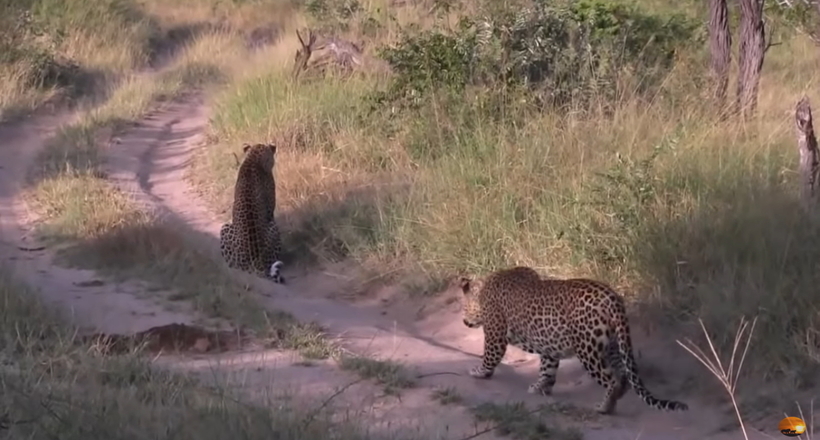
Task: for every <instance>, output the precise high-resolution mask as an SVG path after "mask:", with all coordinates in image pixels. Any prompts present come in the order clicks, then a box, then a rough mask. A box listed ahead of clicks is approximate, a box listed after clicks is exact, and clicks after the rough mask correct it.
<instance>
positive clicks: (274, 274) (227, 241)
mask: <svg viewBox="0 0 820 440" xmlns="http://www.w3.org/2000/svg"><path fill="white" fill-rule="evenodd" d="M242 150H243V152H244V156H245V157H244V159H243V161H242V164H241V165H240V166H239V173H238V175H237V178H236V187H235V189H234V202H233V213H232V217H233V223H226V224H224V225H222V228H221V229H220V231H219V248H220V251H221V252H222V258H224V259H225V262H227V263H228V266H229V267H232V268H237V269H241V270H243V271H246V272H252V273H255V274H257V275H259V276H261V277H263V278H268V279H272V280H273V281H274V282H275V283H280V284H284V283H285V279H284V277H283V276H282V275H281V268H282V265H283V263H282V262H281V261H279V255H280V254H281V253H282V240H281V236H280V233H279V227H278V226H277V225H276V221H275V220H274V218H273V211H274V209H275V208H276V184H275V182H274V179H273V166H274V163H275V156H276V145H273V144H256V145H249V144H244V145H243V146H242Z"/></svg>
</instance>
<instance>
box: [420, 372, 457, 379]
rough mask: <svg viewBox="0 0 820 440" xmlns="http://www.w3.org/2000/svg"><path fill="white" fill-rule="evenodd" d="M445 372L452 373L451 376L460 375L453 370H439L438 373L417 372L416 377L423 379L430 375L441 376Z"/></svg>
mask: <svg viewBox="0 0 820 440" xmlns="http://www.w3.org/2000/svg"><path fill="white" fill-rule="evenodd" d="M445 374H452V375H453V376H461V374H460V373H456V372H455V371H440V372H438V373H427V374H419V375H418V376H416V379H423V378H425V377H431V376H443V375H445Z"/></svg>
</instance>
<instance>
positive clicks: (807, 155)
mask: <svg viewBox="0 0 820 440" xmlns="http://www.w3.org/2000/svg"><path fill="white" fill-rule="evenodd" d="M794 121H795V124H796V126H797V148H798V150H799V152H800V168H799V172H800V199H801V201H802V202H803V205H804V207H805V208H807V209H808V208H810V207H813V206H814V205H815V203H816V198H817V174H818V170H820V157H818V151H817V138H816V137H815V135H814V125H813V121H812V118H811V105H810V104H809V98H808V97H806V96H804V97H803V98H802V99H801V100H800V101H799V102H798V103H797V109H796V110H795V113H794Z"/></svg>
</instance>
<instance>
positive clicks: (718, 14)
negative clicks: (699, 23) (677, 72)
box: [709, 0, 732, 110]
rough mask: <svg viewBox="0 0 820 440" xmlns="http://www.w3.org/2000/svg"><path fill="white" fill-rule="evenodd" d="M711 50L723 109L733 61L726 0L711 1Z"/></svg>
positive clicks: (715, 91) (717, 99)
mask: <svg viewBox="0 0 820 440" xmlns="http://www.w3.org/2000/svg"><path fill="white" fill-rule="evenodd" d="M709 50H710V52H711V57H712V75H713V76H714V81H715V83H714V98H715V101H716V102H717V105H718V106H720V108H721V110H722V109H723V106H724V105H725V104H726V93H727V90H728V88H729V67H730V66H731V63H732V34H731V33H730V32H729V10H728V8H727V7H726V0H710V1H709Z"/></svg>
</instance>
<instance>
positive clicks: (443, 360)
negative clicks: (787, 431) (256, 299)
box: [111, 97, 770, 440]
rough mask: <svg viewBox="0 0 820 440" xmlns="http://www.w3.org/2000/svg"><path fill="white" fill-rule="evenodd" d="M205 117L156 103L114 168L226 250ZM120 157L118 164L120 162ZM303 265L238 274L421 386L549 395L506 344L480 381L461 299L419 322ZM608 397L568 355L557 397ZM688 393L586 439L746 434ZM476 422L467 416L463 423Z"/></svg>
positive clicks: (421, 401)
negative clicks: (207, 156) (207, 172)
mask: <svg viewBox="0 0 820 440" xmlns="http://www.w3.org/2000/svg"><path fill="white" fill-rule="evenodd" d="M207 116H208V115H207V108H206V106H205V105H204V104H203V103H202V102H201V100H200V99H198V98H196V97H192V98H189V99H187V100H185V101H183V102H179V103H175V104H172V105H171V106H170V107H168V108H167V109H165V110H163V111H162V112H158V113H157V114H155V115H153V117H152V118H151V119H149V120H147V121H145V123H144V124H143V125H142V126H140V127H137V128H135V129H134V130H132V131H131V132H130V133H127V134H126V135H124V136H123V137H122V141H121V143H120V144H118V145H117V146H115V147H114V148H112V150H111V152H112V157H111V164H112V170H111V171H112V173H113V175H116V176H118V179H119V180H120V182H123V183H124V184H125V185H126V186H128V187H129V188H131V190H132V193H133V194H134V196H135V197H136V198H137V199H138V200H141V201H143V202H144V203H148V204H151V205H152V206H154V207H156V208H157V209H159V210H160V211H161V212H162V213H163V214H164V215H167V216H169V217H171V218H173V219H174V220H175V221H177V222H179V223H180V224H184V225H187V226H188V227H190V228H191V229H192V230H193V231H195V232H196V234H197V235H198V237H199V238H198V240H199V241H198V244H199V245H202V246H205V248H206V249H208V250H209V251H210V252H212V255H214V257H215V258H219V256H218V241H217V238H216V237H218V231H219V227H220V222H218V221H216V220H214V216H213V215H212V213H210V212H208V211H207V210H206V209H205V208H204V205H203V204H201V203H200V202H199V201H198V199H197V196H196V194H195V193H194V192H193V191H192V190H191V188H190V187H189V185H188V184H187V181H186V180H185V178H184V176H185V172H186V168H187V165H188V162H189V160H190V157H191V153H192V151H194V149H195V148H197V147H198V146H199V145H201V142H202V139H203V137H202V132H203V129H204V128H205V126H206V124H207ZM118 164H119V166H120V168H119V171H117V170H116V168H117V166H118ZM277 166H278V167H287V166H288V164H287V163H281V162H280V163H278V164H277ZM137 187H139V188H137ZM295 272H296V271H294V270H289V269H288V268H286V269H285V274H286V277H287V279H288V280H289V284H288V285H287V286H278V285H274V284H272V283H267V282H265V281H262V280H258V279H254V278H253V277H249V276H245V275H244V274H238V276H240V277H244V279H245V280H246V281H247V282H248V283H250V284H252V285H253V286H254V290H255V291H256V292H257V293H259V294H261V296H262V298H263V301H264V302H265V303H266V305H268V306H269V307H270V308H278V309H283V310H287V311H289V312H291V313H293V314H294V315H295V316H296V317H297V318H299V319H302V320H316V321H319V322H321V323H322V324H323V325H325V326H326V327H327V328H328V329H329V330H330V332H331V333H332V334H334V335H335V336H336V337H337V338H339V339H340V340H341V341H342V342H343V343H344V345H345V346H346V347H347V348H348V349H350V350H352V351H354V352H357V353H364V354H370V355H371V356H374V357H377V358H380V359H393V360H397V361H399V362H402V363H404V364H405V365H408V366H410V367H413V368H415V369H417V370H418V372H419V373H420V374H421V375H423V376H425V377H424V378H422V379H421V380H420V382H421V383H420V385H421V387H423V388H428V389H429V388H432V387H436V386H453V387H456V388H457V389H458V392H459V394H460V395H462V396H463V397H464V399H465V401H466V402H467V403H469V404H476V403H480V402H483V401H488V400H491V401H507V400H510V401H520V400H524V401H527V402H528V403H531V404H539V403H544V402H545V400H549V399H545V398H542V397H536V396H530V395H528V394H527V393H526V387H527V385H528V383H529V382H531V381H532V380H534V378H535V377H536V374H537V366H538V362H537V359H536V358H535V357H534V356H530V355H527V354H525V353H523V352H521V351H519V350H516V349H510V350H509V351H508V355H507V357H506V359H505V362H504V364H503V365H502V366H501V367H500V368H499V371H498V373H497V374H496V376H494V378H493V379H492V380H490V381H478V380H475V379H473V378H471V377H469V376H468V375H467V374H466V371H467V370H468V368H469V367H470V366H472V365H473V364H474V363H476V362H478V360H479V358H478V355H480V354H481V352H482V341H483V338H482V334H481V332H480V331H472V330H469V329H467V328H466V327H464V326H463V324H462V323H461V319H460V318H459V317H458V316H457V315H458V310H457V306H456V305H455V304H451V305H449V306H447V305H445V304H444V303H443V302H442V303H441V304H440V305H439V306H440V308H441V310H440V311H438V312H437V313H434V314H432V315H431V316H430V317H428V318H425V319H423V320H418V321H416V320H413V319H412V318H402V317H407V316H408V315H410V314H409V313H407V309H408V308H409V306H408V305H407V304H396V305H393V306H388V307H386V306H384V304H383V303H381V302H379V301H375V302H371V303H360V304H348V303H342V302H337V301H333V300H330V299H328V297H330V296H334V294H337V293H339V292H338V290H339V289H340V288H341V289H343V288H344V287H343V286H344V285H345V283H344V282H340V279H341V280H343V279H344V278H345V277H344V276H343V275H342V274H332V273H326V272H325V273H318V274H317V273H314V274H297V273H295ZM340 286H342V287H340ZM413 310H415V308H413ZM640 342H641V338H640V335H636V343H637V344H640ZM674 348H678V347H677V346H675V347H672V349H674ZM674 353H675V354H674V356H675V357H677V359H675V358H673V359H675V360H674V361H673V362H675V361H677V363H678V364H680V359H681V358H684V357H685V356H688V355H687V354H685V353H683V350H682V349H679V350H678V351H676V352H674ZM665 363H666V364H672V362H665ZM692 365H694V364H693V363H692V362H687V361H684V362H683V365H682V366H681V367H679V368H686V367H690V366H692ZM662 368H663V374H664V375H668V376H673V375H674V374H675V371H674V369H671V365H669V366H668V365H664V366H663V367H662ZM704 374H705V372H704ZM650 386H651V388H652V389H653V390H655V392H656V393H657V394H658V395H661V396H669V397H673V396H672V395H671V394H670V392H668V391H665V390H664V389H663V387H661V386H659V385H658V384H657V383H656V381H652V382H650ZM601 396H602V389H601V388H600V387H599V386H598V385H597V384H595V383H593V382H592V381H591V379H590V378H589V377H588V376H587V375H586V374H585V372H584V371H583V369H582V368H581V366H580V364H579V363H578V362H577V360H575V359H572V360H567V361H564V362H562V364H561V371H560V373H559V378H558V383H557V384H556V386H555V393H554V399H553V400H556V401H562V402H572V403H576V404H578V406H579V407H582V408H591V407H592V405H594V404H595V403H596V402H597V401H598V400H599V399H600V398H601ZM675 397H678V396H675ZM680 397H681V398H682V399H684V400H686V401H688V402H689V404H690V407H691V408H692V409H691V410H690V411H689V412H687V413H662V412H657V411H655V410H652V409H651V408H648V407H647V406H646V405H644V403H643V402H641V401H640V400H639V399H638V398H637V396H635V395H634V393H629V394H627V396H626V397H625V398H624V399H623V400H622V401H621V402H620V403H619V407H618V410H619V413H618V415H617V416H615V417H596V418H594V420H591V421H588V422H586V423H584V425H585V428H587V429H586V432H585V434H586V435H585V438H587V439H602V440H604V439H606V440H620V439H625V440H626V439H630V440H632V439H636V438H651V439H658V440H664V439H670V440H671V439H703V438H707V437H709V438H715V439H717V438H738V435H739V433H730V434H724V435H723V436H716V435H714V434H715V431H716V429H718V427H719V426H721V425H722V426H724V427H725V426H726V424H727V422H730V421H728V420H721V419H722V417H721V416H720V414H719V412H718V411H716V410H715V408H709V407H703V406H702V405H700V404H699V403H698V402H697V400H695V399H693V398H692V397H691V396H685V397H684V396H680ZM429 404H430V401H429V391H426V390H424V391H422V390H416V391H409V392H406V393H403V395H402V405H401V408H400V409H401V410H402V411H408V413H407V414H406V415H403V417H406V418H408V419H411V418H413V417H414V416H413V414H412V409H413V408H414V406H416V405H418V407H420V408H421V409H422V410H426V409H429ZM425 407H427V408H425ZM436 411H437V414H438V415H439V417H440V418H441V419H444V420H448V422H449V424H450V425H451V426H450V430H451V433H453V434H454V435H451V436H450V437H449V438H454V439H456V438H459V437H460V436H459V435H458V434H457V433H454V432H453V428H454V426H452V425H454V422H455V421H456V420H457V419H456V416H457V415H458V414H449V413H448V411H451V410H450V409H437V410H436ZM428 419H429V417H428ZM427 422H428V423H429V422H430V420H428V421H427ZM468 423H469V422H464V424H465V425H467V424H468ZM730 423H731V422H730ZM595 428H597V429H595ZM456 431H458V429H456ZM465 431H469V429H465ZM479 438H486V437H479ZM753 438H770V437H769V436H768V435H765V434H762V433H760V436H759V437H753Z"/></svg>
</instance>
